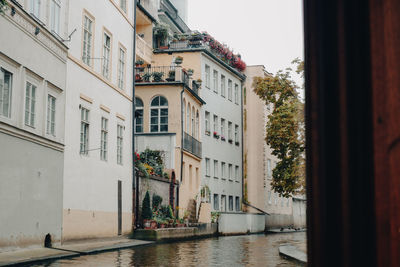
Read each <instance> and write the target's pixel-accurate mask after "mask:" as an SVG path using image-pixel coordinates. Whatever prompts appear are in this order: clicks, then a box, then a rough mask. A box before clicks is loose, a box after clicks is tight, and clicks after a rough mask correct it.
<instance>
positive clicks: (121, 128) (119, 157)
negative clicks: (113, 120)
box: [117, 124, 124, 165]
mask: <svg viewBox="0 0 400 267" xmlns="http://www.w3.org/2000/svg"><path fill="white" fill-rule="evenodd" d="M123 147H124V126H122V125H119V124H118V125H117V164H119V165H122V155H123V154H122V152H123Z"/></svg>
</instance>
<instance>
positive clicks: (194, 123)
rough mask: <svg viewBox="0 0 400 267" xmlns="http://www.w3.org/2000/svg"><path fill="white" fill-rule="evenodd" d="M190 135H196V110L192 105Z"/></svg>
mask: <svg viewBox="0 0 400 267" xmlns="http://www.w3.org/2000/svg"><path fill="white" fill-rule="evenodd" d="M191 135H192V136H196V110H195V109H194V107H192V133H191Z"/></svg>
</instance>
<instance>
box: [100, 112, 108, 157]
mask: <svg viewBox="0 0 400 267" xmlns="http://www.w3.org/2000/svg"><path fill="white" fill-rule="evenodd" d="M100 159H101V160H103V161H107V160H108V119H107V118H105V117H101V134H100Z"/></svg>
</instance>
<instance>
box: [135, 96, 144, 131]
mask: <svg viewBox="0 0 400 267" xmlns="http://www.w3.org/2000/svg"><path fill="white" fill-rule="evenodd" d="M135 132H137V133H143V101H142V100H141V99H140V98H137V97H135Z"/></svg>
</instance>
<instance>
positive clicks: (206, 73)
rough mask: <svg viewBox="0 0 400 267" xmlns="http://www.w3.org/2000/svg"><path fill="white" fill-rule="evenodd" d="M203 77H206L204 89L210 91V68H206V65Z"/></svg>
mask: <svg viewBox="0 0 400 267" xmlns="http://www.w3.org/2000/svg"><path fill="white" fill-rule="evenodd" d="M204 72H205V76H206V79H205V80H206V87H207V88H208V89H210V82H211V81H210V79H211V77H210V76H211V68H210V66H208V65H205V71H204Z"/></svg>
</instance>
